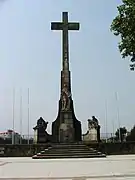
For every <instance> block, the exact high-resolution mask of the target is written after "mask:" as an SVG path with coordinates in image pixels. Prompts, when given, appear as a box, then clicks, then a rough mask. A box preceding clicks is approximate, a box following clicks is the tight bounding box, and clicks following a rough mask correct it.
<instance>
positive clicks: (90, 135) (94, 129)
mask: <svg viewBox="0 0 135 180" xmlns="http://www.w3.org/2000/svg"><path fill="white" fill-rule="evenodd" d="M83 141H85V142H100V125H99V122H98V120H97V119H96V118H95V116H92V119H88V131H87V133H86V134H84V135H83Z"/></svg>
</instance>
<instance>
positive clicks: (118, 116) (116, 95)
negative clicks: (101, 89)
mask: <svg viewBox="0 0 135 180" xmlns="http://www.w3.org/2000/svg"><path fill="white" fill-rule="evenodd" d="M115 98H116V103H117V120H118V126H119V141H120V142H121V133H120V115H119V104H118V94H117V92H115Z"/></svg>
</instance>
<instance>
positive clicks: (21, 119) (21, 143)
mask: <svg viewBox="0 0 135 180" xmlns="http://www.w3.org/2000/svg"><path fill="white" fill-rule="evenodd" d="M20 144H22V89H20Z"/></svg>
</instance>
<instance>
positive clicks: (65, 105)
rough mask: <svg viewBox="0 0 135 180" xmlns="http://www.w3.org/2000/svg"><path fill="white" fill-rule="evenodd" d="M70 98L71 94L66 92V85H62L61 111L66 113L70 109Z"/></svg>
mask: <svg viewBox="0 0 135 180" xmlns="http://www.w3.org/2000/svg"><path fill="white" fill-rule="evenodd" d="M70 97H71V93H70V92H69V91H68V88H67V85H66V84H64V87H63V89H62V93H61V98H62V110H63V111H64V110H65V111H67V110H69V109H70Z"/></svg>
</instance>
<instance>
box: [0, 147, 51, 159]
mask: <svg viewBox="0 0 135 180" xmlns="http://www.w3.org/2000/svg"><path fill="white" fill-rule="evenodd" d="M47 147H49V144H30V145H28V144H26V145H20V144H18V145H11V144H0V157H31V156H33V155H34V154H36V153H37V152H40V151H41V150H44V149H45V148H47Z"/></svg>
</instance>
